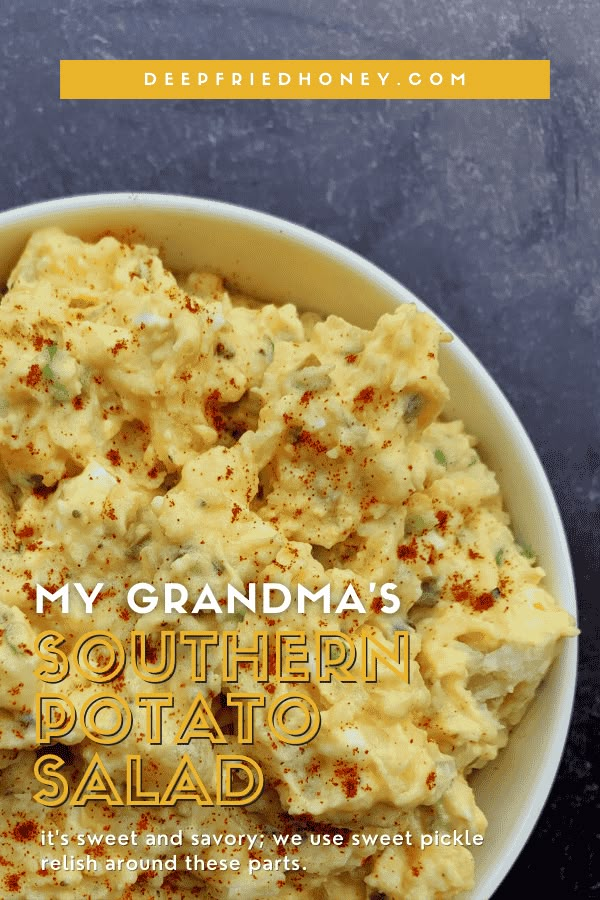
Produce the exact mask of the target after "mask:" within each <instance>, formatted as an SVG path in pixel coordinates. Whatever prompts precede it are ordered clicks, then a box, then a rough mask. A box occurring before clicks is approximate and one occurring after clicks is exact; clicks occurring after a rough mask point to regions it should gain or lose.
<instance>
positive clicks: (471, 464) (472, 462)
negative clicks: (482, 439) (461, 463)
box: [467, 453, 479, 469]
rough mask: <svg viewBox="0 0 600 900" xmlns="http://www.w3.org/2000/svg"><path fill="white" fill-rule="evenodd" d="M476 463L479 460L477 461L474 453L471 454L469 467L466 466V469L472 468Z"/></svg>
mask: <svg viewBox="0 0 600 900" xmlns="http://www.w3.org/2000/svg"><path fill="white" fill-rule="evenodd" d="M478 461H479V460H478V456H477V454H476V453H474V454H473V459H472V460H471V462H470V463H469V465H468V466H467V468H468V469H470V468H471V466H474V465H475V464H476V463H477V462H478Z"/></svg>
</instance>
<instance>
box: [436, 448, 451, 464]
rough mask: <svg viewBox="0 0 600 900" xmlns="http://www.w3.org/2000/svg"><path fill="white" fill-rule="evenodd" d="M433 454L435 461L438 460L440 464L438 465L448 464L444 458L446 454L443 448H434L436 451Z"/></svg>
mask: <svg viewBox="0 0 600 900" xmlns="http://www.w3.org/2000/svg"><path fill="white" fill-rule="evenodd" d="M433 455H434V456H435V461H436V462H438V463H439V464H440V466H447V465H448V460H447V459H446V454H445V453H444V451H443V450H440V448H439V447H438V448H437V449H436V451H435V453H434V454H433Z"/></svg>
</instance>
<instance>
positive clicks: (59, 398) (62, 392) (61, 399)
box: [42, 345, 70, 403]
mask: <svg viewBox="0 0 600 900" xmlns="http://www.w3.org/2000/svg"><path fill="white" fill-rule="evenodd" d="M53 346H56V345H53ZM48 350H50V347H49V348H48ZM42 375H43V376H44V378H45V379H46V380H47V381H49V382H50V384H51V385H52V389H51V391H50V393H51V395H52V398H53V399H54V400H55V401H56V402H57V403H65V401H67V400H68V399H69V397H70V394H69V392H68V390H67V389H66V387H65V386H64V384H62V383H61V382H60V381H57V380H56V373H55V372H54V370H53V369H52V367H51V366H50V365H49V364H48V363H46V365H45V366H44V367H43V368H42Z"/></svg>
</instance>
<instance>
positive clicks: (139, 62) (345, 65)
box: [60, 59, 550, 100]
mask: <svg viewBox="0 0 600 900" xmlns="http://www.w3.org/2000/svg"><path fill="white" fill-rule="evenodd" d="M60 97H61V100H549V99H550V60H549V59H520V60H512V59H510V60H508V59H503V60H493V59H350V60H347V59H307V60H300V59H252V60H250V59H114V60H113V59H109V60H104V59H103V60H86V59H63V60H61V62H60Z"/></svg>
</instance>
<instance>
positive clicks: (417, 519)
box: [404, 513, 428, 534]
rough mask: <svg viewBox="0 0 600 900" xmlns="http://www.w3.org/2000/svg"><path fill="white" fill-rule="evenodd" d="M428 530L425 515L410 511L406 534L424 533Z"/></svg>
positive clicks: (405, 524)
mask: <svg viewBox="0 0 600 900" xmlns="http://www.w3.org/2000/svg"><path fill="white" fill-rule="evenodd" d="M427 530H428V529H427V522H426V521H425V519H424V518H423V516H420V515H418V514H415V513H409V514H408V515H407V517H406V521H405V523H404V533H405V534H423V532H424V531H427Z"/></svg>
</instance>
